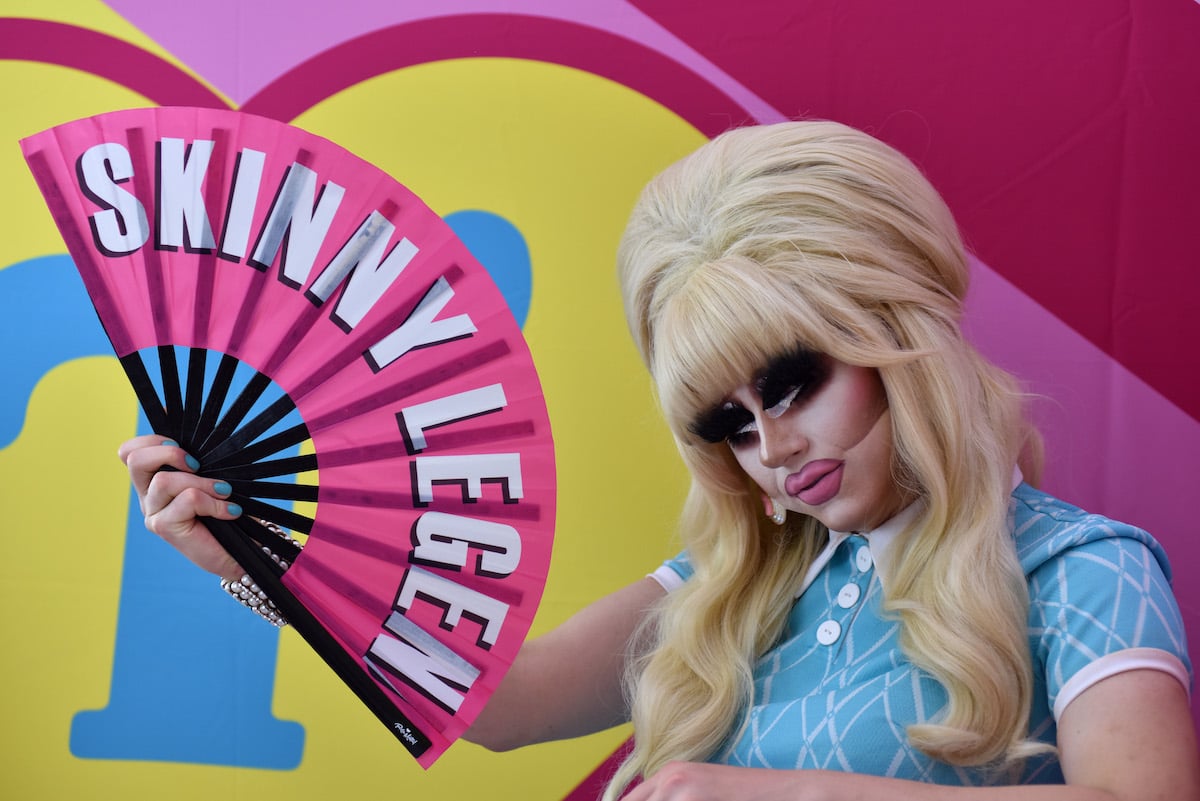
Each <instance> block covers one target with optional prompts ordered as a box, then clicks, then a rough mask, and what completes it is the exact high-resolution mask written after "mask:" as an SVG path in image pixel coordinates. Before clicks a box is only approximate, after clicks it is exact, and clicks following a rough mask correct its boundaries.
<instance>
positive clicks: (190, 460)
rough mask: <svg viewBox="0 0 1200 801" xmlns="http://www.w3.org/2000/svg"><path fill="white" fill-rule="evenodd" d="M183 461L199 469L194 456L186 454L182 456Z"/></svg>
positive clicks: (194, 468)
mask: <svg viewBox="0 0 1200 801" xmlns="http://www.w3.org/2000/svg"><path fill="white" fill-rule="evenodd" d="M184 461H185V462H187V466H188V467H190V468H192V469H193V470H199V469H200V463H199V462H197V461H196V457H195V456H190V455H189V456H186V457H184Z"/></svg>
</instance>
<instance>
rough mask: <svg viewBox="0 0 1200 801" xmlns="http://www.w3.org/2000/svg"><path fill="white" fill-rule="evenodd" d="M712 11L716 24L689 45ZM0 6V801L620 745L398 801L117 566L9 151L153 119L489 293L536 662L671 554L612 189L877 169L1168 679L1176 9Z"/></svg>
mask: <svg viewBox="0 0 1200 801" xmlns="http://www.w3.org/2000/svg"><path fill="white" fill-rule="evenodd" d="M709 6H711V8H710V7H709ZM698 8H699V7H698V6H697V5H696V4H695V3H685V2H679V1H678V0H667V1H662V2H656V1H655V0H631V1H630V2H624V1H623V0H580V1H579V2H572V3H560V2H554V1H553V0H443V2H438V3H429V2H419V0H399V1H397V0H393V1H392V2H382V1H381V0H375V1H374V2H371V1H370V0H342V2H340V3H337V4H328V3H323V2H317V1H316V0H259V1H258V2H252V3H251V2H242V0H209V2H206V3H204V4H199V5H193V6H187V7H185V6H181V5H179V4H168V3H160V2H157V1H156V0H112V2H109V3H101V2H99V1H98V0H59V1H58V2H54V3H46V2H42V0H28V2H22V0H0V100H2V108H3V110H4V113H3V114H2V115H0V186H2V187H3V193H4V194H3V197H2V199H0V209H2V211H3V220H4V222H3V226H2V228H0V232H2V233H3V236H2V237H0V367H2V370H0V535H2V536H3V537H4V541H5V546H6V547H5V555H6V557H5V558H4V559H3V560H0V634H3V637H4V641H5V648H4V655H3V658H2V660H0V679H2V681H0V710H2V716H0V733H2V734H3V743H4V748H3V750H2V751H0V796H2V797H5V798H22V799H59V798H68V797H72V796H78V797H87V798H101V799H102V798H120V799H131V798H159V797H168V798H175V799H192V798H195V799H211V798H214V797H217V794H229V793H231V792H233V793H249V794H253V796H254V797H260V798H271V797H288V798H314V799H316V798H327V797H329V795H330V794H331V793H338V792H345V791H350V792H354V793H356V794H363V795H374V794H380V795H382V794H387V795H389V796H390V795H394V794H401V793H403V794H409V793H411V794H414V796H415V797H418V798H439V799H469V798H476V797H484V796H485V795H486V797H489V798H501V799H503V798H513V799H545V800H546V801H559V800H560V799H567V798H572V799H582V798H585V797H590V793H591V792H592V788H594V787H595V786H596V784H597V781H598V778H599V776H600V775H602V773H603V771H604V767H603V763H604V762H605V760H606V759H608V757H609V755H610V754H611V753H612V752H613V750H614V749H615V748H617V747H619V745H620V744H621V743H622V742H623V741H624V740H625V738H626V737H627V736H628V731H626V730H615V731H612V732H607V733H604V734H599V735H595V736H593V737H589V738H585V739H583V740H580V741H576V742H571V743H561V744H550V745H544V746H537V747H534V748H529V749H525V750H522V751H519V752H515V753H509V754H499V755H497V754H490V753H487V752H485V751H483V750H481V749H479V748H476V747H475V746H472V745H470V744H466V743H460V744H458V745H456V746H455V747H454V748H452V749H451V751H450V753H449V754H448V755H447V756H446V757H445V758H443V760H442V761H440V762H439V763H438V764H437V765H435V766H434V767H433V769H432V770H431V771H429V772H428V773H426V772H424V771H422V770H421V769H420V768H418V767H417V766H416V764H415V763H414V762H412V760H411V759H410V758H409V757H408V756H407V754H405V753H404V752H403V751H402V750H401V749H399V748H398V747H397V744H396V743H395V741H394V740H393V739H392V738H391V736H390V735H389V734H388V733H387V732H386V731H384V730H383V729H382V728H381V727H379V726H378V724H377V723H376V721H375V720H374V719H373V718H372V717H371V716H370V714H369V713H368V712H366V711H365V709H363V708H362V707H361V706H360V705H359V704H358V702H357V701H356V700H355V699H354V698H353V696H352V695H351V694H350V693H349V692H348V691H347V690H345V688H344V687H342V686H341V685H340V683H339V682H338V681H337V680H336V679H334V678H333V676H332V674H331V673H330V672H329V671H328V670H327V669H326V668H325V667H324V665H322V664H321V663H320V662H319V661H318V660H317V659H316V658H315V657H314V656H313V655H312V654H311V653H310V651H309V650H308V648H307V646H306V645H304V643H303V642H302V641H301V640H300V639H299V638H298V637H296V636H295V635H294V633H292V632H288V631H285V632H284V633H283V634H282V635H280V634H277V633H276V632H274V631H272V630H271V629H270V628H269V627H267V626H265V625H264V624H262V623H260V622H259V621H257V620H254V619H253V618H252V616H249V615H246V614H244V613H243V612H242V611H241V610H240V609H238V608H237V607H236V606H234V605H233V604H231V603H229V602H228V600H227V599H225V598H224V597H223V595H222V593H221V592H220V591H219V589H217V588H216V587H215V582H214V581H213V580H211V579H210V578H209V577H207V576H203V575H197V573H198V571H194V570H191V569H189V568H188V566H187V565H186V564H183V563H182V561H181V560H179V559H178V558H177V557H176V556H175V555H174V554H173V553H171V552H169V551H168V550H167V549H165V548H163V547H160V546H159V544H158V543H157V541H156V540H155V539H154V538H153V537H152V536H150V535H149V534H147V533H146V532H145V531H144V529H142V527H141V522H140V518H139V515H138V514H137V511H136V505H132V499H131V497H130V493H129V490H128V486H127V481H126V478H125V476H124V473H123V470H122V469H121V467H120V464H119V463H118V462H117V460H116V458H115V449H116V445H117V443H119V442H120V441H121V440H123V439H125V438H127V437H128V436H131V435H133V434H134V433H136V432H137V431H138V430H139V425H143V424H141V423H139V419H138V414H137V409H136V405H135V403H134V400H133V398H132V395H131V393H130V392H129V391H128V390H127V389H126V388H125V386H124V384H125V381H124V378H123V376H122V374H121V371H120V369H119V367H118V365H117V363H116V361H115V360H114V359H113V358H111V357H110V356H108V355H107V344H106V342H105V341H104V338H103V334H102V332H101V331H100V329H99V326H98V325H97V324H96V322H95V319H94V315H93V314H92V312H91V309H90V307H89V305H88V301H87V299H86V296H85V295H84V294H83V290H82V287H81V285H80V284H79V281H78V279H77V278H76V276H75V274H74V270H73V268H72V266H71V264H70V262H69V260H68V259H67V257H66V256H65V248H64V247H63V245H62V243H61V240H60V239H59V237H58V234H57V231H56V230H55V229H54V227H53V224H52V222H51V220H50V217H49V215H48V213H47V212H46V211H45V208H44V205H43V203H42V201H41V198H40V196H39V195H38V193H37V190H36V188H35V187H34V184H33V181H32V179H31V177H30V176H29V174H28V171H27V170H26V168H25V166H24V163H23V162H22V160H21V156H20V152H19V149H18V147H17V144H16V143H17V140H18V139H19V138H21V137H23V136H26V135H28V134H31V133H33V132H36V131H39V130H42V129H44V128H47V127H50V126H52V125H55V124H57V123H60V122H63V121H66V120H69V119H74V118H78V117H83V116H88V115H91V114H96V113H99V112H103V111H107V110H111V109H118V108H126V107H133V106H147V105H205V106H228V107H233V108H240V109H245V110H247V111H254V112H256V113H259V114H264V115H267V116H271V117H274V118H277V119H280V120H284V121H287V122H293V123H295V124H298V125H300V126H301V127H304V128H307V129H309V130H312V131H314V132H316V133H318V134H321V135H323V136H326V137H328V138H331V139H333V140H334V141H336V142H338V143H339V144H341V145H343V146H345V147H347V148H349V149H350V150H352V151H354V152H356V153H358V154H359V155H361V156H363V157H364V158H366V159H368V160H370V161H372V162H374V163H375V164H377V165H379V166H380V167H382V168H384V169H386V170H387V171H389V172H390V173H392V174H393V175H395V176H396V177H397V178H398V179H399V180H401V181H402V182H403V183H405V184H407V185H408V186H409V187H411V188H412V189H413V190H414V191H416V192H417V193H418V194H419V195H420V196H421V197H423V198H424V199H425V200H426V201H427V202H428V203H429V204H430V205H431V206H432V207H433V208H434V209H435V210H437V211H438V212H439V213H441V214H443V215H445V216H447V218H448V219H449V220H450V221H451V223H452V224H453V225H454V226H455V227H456V229H457V230H458V231H459V233H460V234H461V235H462V236H463V238H464V239H466V240H467V241H468V243H469V244H470V245H471V247H472V249H473V250H475V251H476V253H477V255H479V257H480V259H481V261H483V262H484V263H485V265H486V266H488V268H489V270H491V271H492V273H493V275H494V276H495V277H496V278H497V281H498V282H499V283H500V284H501V286H502V287H503V288H504V289H505V293H506V296H507V297H508V298H509V300H510V304H511V305H512V306H513V308H514V311H516V312H517V314H518V318H519V319H521V320H522V321H523V326H524V330H525V334H526V336H527V338H528V339H529V342H530V345H531V348H532V349H533V352H534V356H535V359H536V360H537V363H538V365H539V369H540V371H541V374H542V378H543V382H544V384H545V388H546V392H547V398H548V403H549V406H550V413H551V418H552V422H553V424H554V427H555V433H556V440H557V442H558V461H559V470H560V475H559V482H560V498H559V527H558V532H559V533H558V536H557V541H556V546H555V555H554V561H553V565H552V570H551V579H550V582H549V584H548V586H547V591H546V596H545V600H544V602H543V606H542V608H541V610H540V612H539V615H538V617H537V619H536V621H535V624H534V631H535V633H536V632H538V631H544V630H546V629H548V628H550V627H552V626H553V625H555V624H556V623H558V622H560V621H562V620H563V619H564V618H565V617H567V616H568V615H569V614H570V613H571V612H572V611H573V610H575V609H577V608H579V607H580V606H582V605H583V604H585V603H586V602H588V601H589V600H591V599H593V598H595V597H596V596H598V595H600V594H602V593H604V592H606V591H608V590H610V589H613V588H615V587H617V586H620V585H623V584H625V583H627V582H628V581H630V580H632V579H634V578H636V577H638V576H639V575H641V574H643V573H644V572H646V571H647V570H649V569H651V568H653V567H654V566H655V565H656V564H657V563H658V561H659V560H660V559H661V558H662V557H663V556H664V555H666V554H669V553H671V552H673V547H674V544H673V542H672V539H673V537H672V521H673V516H674V512H675V509H676V508H677V505H678V503H679V501H680V499H681V496H682V492H683V489H684V478H683V475H682V473H681V471H680V469H679V467H678V466H677V465H676V460H675V457H674V453H673V448H672V446H671V444H670V442H669V440H668V438H667V437H666V436H665V433H664V432H663V430H662V428H661V426H660V425H659V424H658V422H657V420H656V414H655V411H654V408H653V404H652V402H651V399H650V395H649V392H648V386H647V381H646V378H645V377H644V375H643V373H642V371H641V368H640V366H639V364H638V362H637V358H636V355H635V353H634V352H633V349H632V347H631V345H630V343H629V341H628V336H627V334H626V332H625V330H624V324H623V322H622V319H621V314H620V309H619V302H618V298H617V292H616V287H615V281H614V279H613V274H612V255H613V252H614V248H615V244H616V241H617V238H618V236H619V233H620V230H621V226H622V224H623V220H624V216H625V214H626V212H627V210H628V208H629V206H630V204H631V203H632V201H633V198H634V197H635V195H636V192H637V190H638V188H639V187H640V185H641V184H642V183H644V182H645V181H646V180H647V179H648V178H649V177H650V176H651V175H653V174H654V173H655V172H656V171H658V170H659V169H660V168H661V167H663V166H665V165H666V164H667V163H669V162H671V161H673V160H674V159H676V158H678V157H679V156H681V155H683V154H684V153H686V152H688V151H690V150H691V149H693V148H694V147H696V146H697V145H698V144H700V143H701V142H702V141H704V139H705V138H706V137H709V136H712V135H714V134H716V133H718V132H719V131H721V130H723V129H725V128H727V127H729V126H731V125H737V124H743V123H749V122H756V121H757V122H769V121H775V120H780V119H784V118H788V117H824V118H833V119H838V120H842V121H844V122H847V123H850V124H853V125H856V126H859V127H862V128H864V129H866V130H868V131H871V132H872V133H875V134H876V135H878V136H880V137H882V138H883V139H885V140H887V141H890V142H891V143H893V144H895V145H897V146H898V147H900V148H902V149H903V150H904V151H905V152H907V153H908V154H909V155H910V156H911V157H912V158H914V159H915V160H916V161H917V162H918V163H920V164H921V165H922V166H923V167H924V168H925V169H926V170H927V172H928V173H929V174H930V176H931V177H932V178H933V180H934V182H935V184H937V186H938V187H939V188H940V189H941V190H942V191H943V193H944V194H945V195H946V197H947V198H948V200H949V201H950V203H951V206H952V207H953V209H954V211H955V213H956V215H957V216H958V218H959V220H960V222H961V224H962V226H963V228H964V230H965V233H966V236H967V240H968V242H969V244H970V246H971V249H972V251H973V253H974V254H975V256H976V262H975V264H974V267H975V278H974V284H973V290H972V296H971V304H970V307H971V308H970V312H971V314H970V320H969V325H970V327H971V330H972V332H973V335H974V336H975V338H976V340H977V341H978V342H979V344H980V346H981V347H982V348H983V349H984V350H985V351H986V352H987V353H989V354H990V355H991V356H992V357H993V358H995V359H996V360H998V361H999V362H1001V363H1003V364H1004V365H1006V366H1008V367H1009V368H1010V369H1012V370H1014V371H1015V372H1017V373H1018V374H1020V375H1021V376H1022V377H1023V378H1024V379H1025V380H1026V381H1027V382H1028V384H1029V386H1030V388H1031V390H1032V391H1034V392H1036V393H1037V394H1038V395H1039V396H1040V397H1041V400H1039V402H1038V405H1037V414H1038V415H1039V419H1040V421H1041V422H1042V424H1043V426H1044V428H1045V430H1046V433H1047V440H1048V446H1049V461H1048V468H1049V469H1048V475H1047V481H1046V484H1047V486H1048V487H1049V488H1050V489H1051V490H1052V491H1055V492H1057V493H1059V494H1061V495H1063V496H1065V497H1067V498H1069V499H1071V500H1074V501H1076V502H1077V503H1080V504H1081V505H1085V506H1088V507H1091V508H1093V509H1096V510H1098V511H1103V512H1106V513H1108V514H1110V515H1113V516H1116V517H1120V518H1124V519H1127V520H1130V521H1133V522H1135V523H1138V524H1140V525H1143V526H1144V527H1146V528H1148V529H1150V530H1151V531H1153V532H1154V533H1155V534H1156V535H1158V536H1159V538H1160V539H1161V540H1162V541H1163V542H1164V544H1165V545H1166V546H1167V548H1168V550H1169V552H1170V554H1171V556H1172V561H1173V563H1174V565H1175V569H1176V575H1177V581H1176V589H1177V591H1178V594H1179V598H1180V601H1181V604H1182V606H1183V608H1184V614H1185V616H1186V621H1187V624H1188V626H1189V630H1190V633H1191V637H1192V641H1193V648H1192V653H1193V655H1194V656H1193V659H1194V660H1195V659H1196V656H1200V648H1198V647H1197V644H1200V587H1198V586H1197V584H1196V582H1194V581H1192V580H1191V576H1190V571H1191V569H1192V568H1193V567H1194V566H1195V565H1196V564H1197V562H1198V561H1200V545H1198V544H1197V539H1196V537H1195V536H1194V535H1193V532H1192V529H1193V524H1191V517H1192V514H1191V508H1190V501H1191V500H1192V498H1193V497H1194V496H1193V493H1194V492H1195V485H1196V483H1197V479H1200V379H1198V378H1197V371H1198V369H1200V357H1198V356H1197V354H1196V352H1195V348H1196V346H1197V345H1198V344H1200V315H1196V314H1194V313H1193V307H1194V306H1195V304H1196V301H1197V299H1198V298H1200V269H1198V268H1200V259H1198V258H1197V255H1196V246H1197V238H1196V233H1195V232H1196V230H1198V226H1200V189H1198V188H1197V187H1200V153H1198V150H1197V146H1196V141H1195V130H1196V127H1197V123H1200V103H1198V101H1197V98H1200V4H1197V3H1196V2H1194V0H1066V1H1065V2H1060V3H1054V4H1045V3H1041V2H1037V0H1013V2H1009V3H1006V4H1003V5H995V4H978V3H970V4H964V3H961V2H957V1H956V0H930V1H929V2H923V3H894V2H882V0H795V2H788V3H783V2H777V1H775V0H742V2H738V3H726V4H715V3H714V4H707V5H706V6H704V8H705V10H704V11H702V12H700V11H698V10H697V9H698Z"/></svg>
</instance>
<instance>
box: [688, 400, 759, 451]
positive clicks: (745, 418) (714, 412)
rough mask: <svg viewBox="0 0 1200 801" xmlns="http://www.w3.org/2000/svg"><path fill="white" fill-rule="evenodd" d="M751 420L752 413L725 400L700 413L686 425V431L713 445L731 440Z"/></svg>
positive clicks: (752, 418)
mask: <svg viewBox="0 0 1200 801" xmlns="http://www.w3.org/2000/svg"><path fill="white" fill-rule="evenodd" d="M753 422H754V415H753V414H751V413H750V412H749V411H747V410H746V409H744V408H742V407H741V406H738V405H737V404H736V403H728V402H727V403H723V404H721V405H720V406H717V407H715V408H713V409H710V410H709V411H707V412H705V413H704V414H702V415H701V416H700V417H699V418H697V419H696V420H695V421H694V422H693V423H691V424H690V425H689V426H688V431H691V432H692V433H693V434H695V435H696V436H697V437H699V438H700V439H702V440H704V441H705V442H708V443H711V444H714V445H715V444H716V443H718V442H725V441H726V440H732V439H733V438H734V437H735V436H736V435H737V433H738V432H739V431H741V430H742V429H743V428H745V427H746V426H747V425H750V424H751V423H753Z"/></svg>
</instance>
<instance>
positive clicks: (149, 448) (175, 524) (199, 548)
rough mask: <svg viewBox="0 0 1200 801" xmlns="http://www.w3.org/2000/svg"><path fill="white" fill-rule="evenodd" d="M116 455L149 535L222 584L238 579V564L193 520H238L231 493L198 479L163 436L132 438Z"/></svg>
mask: <svg viewBox="0 0 1200 801" xmlns="http://www.w3.org/2000/svg"><path fill="white" fill-rule="evenodd" d="M117 455H118V456H119V457H120V459H121V461H122V462H123V463H124V464H125V466H126V467H127V468H128V470H129V476H130V480H131V481H132V482H133V486H134V490H135V491H136V492H137V495H138V502H139V504H140V505H141V509H142V514H143V515H144V516H145V523H146V528H147V529H149V530H150V531H151V532H153V533H154V534H157V535H158V536H159V537H161V538H162V539H163V540H165V541H166V542H167V543H168V544H170V545H171V546H173V547H174V548H176V549H177V550H178V551H180V552H181V553H182V554H183V555H184V556H185V557H187V558H188V559H190V560H191V561H192V562H195V563H196V564H197V565H199V566H200V567H201V568H203V569H205V570H207V571H209V572H211V573H218V574H220V575H222V576H224V577H225V578H230V579H236V578H238V577H240V576H241V574H242V572H243V571H242V569H241V568H240V567H239V566H238V565H237V562H235V561H234V560H233V558H232V557H230V556H229V555H228V554H227V553H226V552H225V550H224V549H223V548H222V547H221V546H220V545H219V544H218V543H217V541H216V540H215V539H214V538H213V536H212V534H211V533H210V532H209V531H208V529H207V528H205V526H204V524H203V523H201V522H200V521H199V520H198V519H197V518H199V517H210V518H217V519H220V520H233V519H235V518H237V517H240V516H241V514H242V509H241V507H240V506H238V505H237V504H235V503H232V502H230V500H229V496H230V494H231V493H232V491H233V488H232V487H231V486H230V485H229V484H228V483H227V482H225V481H221V480H218V479H213V478H206V477H203V476H198V475H196V474H195V471H196V470H198V469H199V468H200V465H199V463H198V462H197V461H196V459H195V458H194V457H192V456H191V455H190V454H188V453H187V452H185V451H184V450H183V449H182V448H180V447H179V445H178V444H176V443H175V442H173V441H171V440H168V439H166V438H164V437H162V436H161V435H155V434H150V435H146V436H141V437H135V438H134V439H131V440H129V441H128V442H125V443H124V444H122V445H121V447H120V448H119V449H118V451H117ZM166 468H173V469H166Z"/></svg>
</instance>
